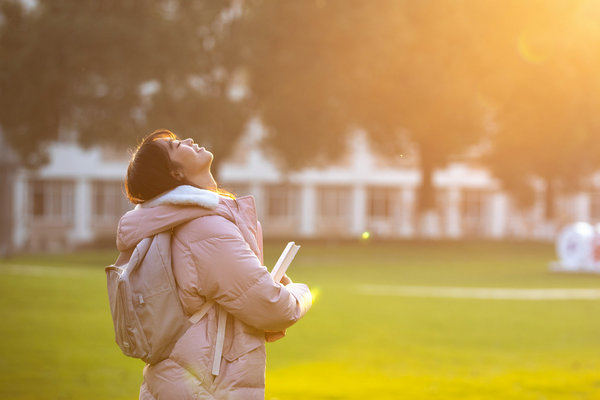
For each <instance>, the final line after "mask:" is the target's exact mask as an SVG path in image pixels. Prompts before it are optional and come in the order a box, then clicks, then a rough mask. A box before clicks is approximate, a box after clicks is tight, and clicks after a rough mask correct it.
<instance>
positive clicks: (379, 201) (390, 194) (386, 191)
mask: <svg viewBox="0 0 600 400" xmlns="http://www.w3.org/2000/svg"><path fill="white" fill-rule="evenodd" d="M367 198H368V212H369V217H371V218H386V219H387V218H391V217H392V214H393V204H394V189H392V188H382V187H371V188H369V189H368V190H367Z"/></svg>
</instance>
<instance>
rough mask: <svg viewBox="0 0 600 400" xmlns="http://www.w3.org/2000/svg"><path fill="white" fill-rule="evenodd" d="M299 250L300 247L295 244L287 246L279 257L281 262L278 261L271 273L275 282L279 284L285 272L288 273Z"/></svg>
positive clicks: (291, 243)
mask: <svg viewBox="0 0 600 400" xmlns="http://www.w3.org/2000/svg"><path fill="white" fill-rule="evenodd" d="M299 248H300V245H297V244H296V243H294V242H289V243H288V244H287V246H285V249H284V250H283V252H282V253H281V255H280V256H279V260H277V262H276V263H275V266H274V267H273V271H271V276H272V277H273V280H274V281H275V282H279V281H280V280H281V278H283V275H284V274H285V271H287V269H288V267H289V266H290V264H291V262H292V260H293V259H294V257H295V256H296V253H297V252H298V249H299Z"/></svg>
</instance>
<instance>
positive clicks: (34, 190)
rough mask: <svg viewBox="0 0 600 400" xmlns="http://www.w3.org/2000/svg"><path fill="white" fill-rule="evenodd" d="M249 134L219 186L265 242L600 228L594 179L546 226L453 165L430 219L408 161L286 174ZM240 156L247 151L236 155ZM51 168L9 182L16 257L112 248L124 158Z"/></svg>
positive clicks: (483, 177)
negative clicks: (253, 219) (99, 244)
mask: <svg viewBox="0 0 600 400" xmlns="http://www.w3.org/2000/svg"><path fill="white" fill-rule="evenodd" d="M253 129H254V130H256V129H259V128H258V127H256V126H253V125H252V124H251V125H250V129H249V132H250V133H249V135H247V136H246V137H245V138H244V139H243V140H242V142H241V143H240V145H239V149H238V150H237V151H236V153H235V154H234V156H233V157H232V159H233V160H235V161H230V162H226V163H224V164H223V165H222V167H221V170H220V174H219V176H218V177H217V180H218V182H219V184H220V185H221V186H223V187H224V188H226V189H228V190H230V191H232V192H233V193H235V194H236V195H238V196H241V195H246V194H252V195H254V197H255V198H256V203H257V207H258V214H259V218H260V220H261V223H262V225H263V230H264V234H265V237H267V238H268V237H285V238H290V239H292V238H293V239H300V238H319V237H338V238H358V237H360V236H361V234H362V233H363V232H370V234H371V236H372V237H381V238H413V237H416V236H425V237H432V238H450V239H460V238H491V239H505V238H519V239H534V240H548V239H553V238H554V235H555V233H556V229H557V227H558V226H560V225H563V224H565V223H568V222H572V221H579V220H581V221H588V222H594V223H598V222H600V174H599V175H598V176H597V177H596V178H595V179H594V180H593V182H592V189H591V191H590V192H587V193H578V194H575V195H571V196H569V197H563V198H560V199H559V201H558V206H559V208H558V210H559V217H558V220H557V221H558V222H557V223H556V225H552V224H548V223H545V222H544V219H543V215H544V209H543V203H542V201H541V200H542V198H541V197H540V201H539V202H538V203H537V204H536V205H535V206H534V207H532V208H531V209H530V210H527V211H526V212H523V211H519V210H517V209H516V208H514V207H512V206H511V201H510V199H509V197H508V196H507V195H506V194H505V193H503V192H502V191H501V190H500V185H499V183H498V182H497V181H496V180H495V179H494V178H493V177H492V176H491V175H490V174H489V173H488V171H486V170H485V169H483V168H477V167H473V166H469V165H467V164H465V163H454V164H450V165H449V166H448V167H447V168H445V169H443V170H438V171H436V172H435V173H434V176H433V182H434V185H435V187H436V190H437V198H438V206H437V210H436V211H435V212H433V213H430V214H429V215H427V216H425V218H423V219H422V220H420V221H419V220H418V219H417V218H416V216H415V212H414V209H415V201H416V194H417V189H418V186H419V184H420V181H421V176H420V171H419V170H418V169H417V168H416V167H415V166H413V165H411V162H410V161H408V160H407V161H405V162H402V163H398V164H397V165H393V166H392V165H382V164H380V163H379V161H378V160H377V158H376V157H375V156H374V155H373V154H372V153H371V152H370V151H369V149H368V146H367V144H366V140H364V138H363V136H361V135H358V136H357V138H356V140H354V141H353V143H354V144H355V145H354V146H353V149H352V153H351V154H349V155H348V157H347V161H346V162H344V163H341V164H340V165H337V166H331V167H327V168H324V169H305V170H303V171H299V172H294V173H289V174H283V173H282V172H281V171H280V170H279V169H278V168H277V167H276V164H275V163H274V162H272V161H270V160H269V159H267V158H266V157H265V156H264V154H263V153H262V152H261V150H260V149H259V148H258V146H256V143H257V141H258V140H259V136H260V134H256V132H254V133H253ZM242 149H244V151H242ZM49 154H50V163H49V164H48V165H46V166H45V167H43V168H42V169H40V170H39V171H37V172H31V171H26V170H19V172H18V173H17V176H16V179H15V180H14V191H13V193H14V198H13V217H14V219H13V228H12V229H13V234H12V241H13V248H14V249H17V250H20V249H32V250H39V249H50V250H52V249H62V248H65V247H66V248H69V247H72V246H76V245H80V244H85V243H89V242H93V241H98V240H111V241H112V240H114V236H115V232H116V226H117V222H118V219H119V217H120V216H121V215H122V214H123V213H124V212H125V211H127V210H128V209H130V208H131V205H130V204H129V203H128V202H127V200H126V198H125V195H124V190H123V184H122V181H123V177H124V176H125V172H126V168H127V162H128V160H127V158H126V154H125V151H123V153H122V154H119V155H116V154H115V153H114V152H111V151H107V150H104V151H103V150H101V149H99V148H92V149H90V150H84V149H81V148H79V147H77V146H75V145H72V144H55V145H53V146H52V147H51V148H50V149H49Z"/></svg>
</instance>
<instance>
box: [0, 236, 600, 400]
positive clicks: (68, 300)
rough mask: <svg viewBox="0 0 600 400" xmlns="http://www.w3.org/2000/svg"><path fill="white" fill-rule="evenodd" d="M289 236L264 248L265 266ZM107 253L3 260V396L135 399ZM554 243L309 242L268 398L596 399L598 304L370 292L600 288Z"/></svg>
mask: <svg viewBox="0 0 600 400" xmlns="http://www.w3.org/2000/svg"><path fill="white" fill-rule="evenodd" d="M282 249H283V243H271V244H269V245H268V246H267V247H266V263H267V265H269V266H272V265H273V263H274V261H275V259H276V257H277V255H278V253H279V252H280V251H281V250H282ZM115 255H116V254H115V253H114V252H95V253H93V252H85V253H76V254H66V255H44V256H41V255H38V256H33V255H32V256H20V257H15V258H13V259H11V260H5V261H2V262H0V293H1V296H0V313H1V316H2V323H1V325H0V398H1V399H134V398H137V393H138V388H139V384H140V383H141V379H142V366H143V364H142V362H141V361H139V360H135V359H129V358H127V357H125V356H123V355H121V353H120V351H119V349H118V347H117V346H116V344H115V343H114V341H113V332H112V322H111V320H110V312H109V308H108V302H107V298H106V289H105V277H104V270H103V268H102V267H103V266H104V265H105V264H109V263H111V262H112V261H113V259H114V257H115ZM554 258H555V256H554V250H553V246H552V245H550V244H531V243H529V244H527V243H487V242H481V243H479V242H478V243H453V242H442V243H438V242H400V243H374V242H373V243H358V242H357V243H345V244H339V245H332V244H331V245H325V244H316V243H310V242H309V243H305V244H304V245H303V248H302V249H301V250H300V253H299V254H298V256H297V258H296V261H295V262H294V264H293V266H292V269H291V270H290V276H291V277H292V278H293V279H294V280H296V281H303V282H306V283H308V284H309V285H310V286H311V287H312V288H313V290H314V291H315V293H317V294H318V296H317V297H316V300H315V303H314V305H313V309H312V310H311V311H310V312H309V314H307V316H306V317H305V318H304V319H303V320H302V321H300V322H299V323H298V324H297V325H296V326H294V327H292V328H290V329H289V330H288V337H286V338H285V339H283V340H281V341H279V342H276V343H272V344H268V345H267V351H268V362H267V365H268V367H267V396H266V398H267V399H279V400H285V399H410V400H418V399H461V400H465V399H503V400H504V399H531V400H542V399H549V400H554V399H569V400H570V399H600V300H540V301H529V300H496V299H469V298H458V299H457V298H443V297H439V298H436V297H415V296H403V295H394V294H393V293H392V294H388V295H372V294H365V293H364V292H361V290H360V288H361V287H362V285H388V286H395V285H402V286H428V287H430V286H443V287H447V286H452V287H455V286H460V287H473V288H477V287H485V288H493V287H497V288H600V276H594V275H566V274H551V273H548V272H547V264H548V262H549V261H551V260H552V259H554Z"/></svg>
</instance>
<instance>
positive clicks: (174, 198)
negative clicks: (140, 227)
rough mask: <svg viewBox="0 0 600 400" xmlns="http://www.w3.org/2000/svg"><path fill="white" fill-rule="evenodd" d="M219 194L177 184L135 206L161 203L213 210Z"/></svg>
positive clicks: (152, 205)
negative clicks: (173, 187)
mask: <svg viewBox="0 0 600 400" xmlns="http://www.w3.org/2000/svg"><path fill="white" fill-rule="evenodd" d="M219 197H220V196H219V195H218V194H217V193H215V192H212V191H210V190H206V189H200V188H197V187H194V186H190V185H181V186H177V187H176V188H175V189H172V190H169V191H168V192H165V193H162V194H160V195H158V196H156V197H154V198H153V199H150V200H148V201H146V202H144V203H142V204H138V205H137V206H136V207H135V208H136V209H138V208H152V207H156V206H162V205H172V206H200V207H203V208H208V209H209V210H214V209H215V208H217V206H218V205H219Z"/></svg>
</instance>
